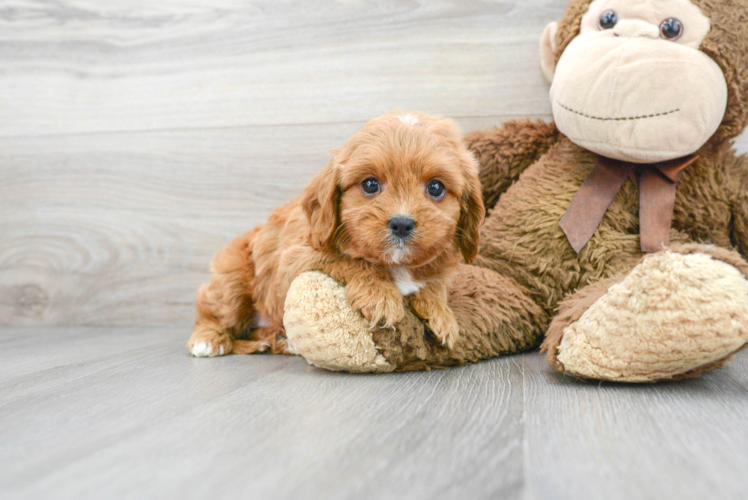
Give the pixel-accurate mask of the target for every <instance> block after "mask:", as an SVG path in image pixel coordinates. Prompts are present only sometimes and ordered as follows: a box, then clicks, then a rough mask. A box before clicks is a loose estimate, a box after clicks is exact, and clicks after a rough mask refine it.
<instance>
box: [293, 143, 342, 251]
mask: <svg viewBox="0 0 748 500" xmlns="http://www.w3.org/2000/svg"><path fill="white" fill-rule="evenodd" d="M335 156H336V155H335V154H334V153H333V156H332V158H330V161H329V162H328V163H327V166H326V167H325V168H323V169H322V170H321V171H320V173H318V174H317V175H316V176H315V177H314V179H312V180H311V182H309V184H308V185H307V187H306V188H304V191H303V194H302V200H301V206H302V208H303V209H304V214H305V215H306V217H307V219H308V220H309V226H310V228H311V235H310V239H309V243H310V245H311V246H312V248H314V249H315V250H317V251H324V250H331V249H332V247H333V236H334V235H335V230H336V229H337V227H338V205H339V203H340V187H339V185H338V168H337V165H336V161H335Z"/></svg>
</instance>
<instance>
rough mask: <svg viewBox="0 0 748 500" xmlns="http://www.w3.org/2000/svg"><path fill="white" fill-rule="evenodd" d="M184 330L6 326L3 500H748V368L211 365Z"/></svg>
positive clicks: (0, 393) (511, 360)
mask: <svg viewBox="0 0 748 500" xmlns="http://www.w3.org/2000/svg"><path fill="white" fill-rule="evenodd" d="M184 342H185V329H184V328H173V327H172V328H166V327H110V328H101V327H71V328H60V327H45V328H31V329H29V328H8V327H6V328H3V329H0V350H2V352H3V357H4V361H3V362H2V363H0V443H1V446H0V492H2V494H0V497H2V498H14V499H15V498H18V499H31V498H70V499H82V498H92V499H103V498H133V499H142V498H177V499H182V498H211V499H217V498H257V499H264V498H289V499H299V498H303V499H306V498H309V499H315V498H340V499H345V498H367V499H368V498H380V499H381V498H408V499H421V498H424V499H425V498H456V499H458V498H459V499H463V498H502V499H518V498H523V499H540V498H574V499H601V498H605V499H671V498H672V499H691V498H693V499H701V500H703V499H705V498H708V499H712V498H714V499H726V498H734V499H738V498H745V492H746V486H747V485H748V482H747V480H746V475H745V471H746V470H748V453H746V450H748V432H746V431H747V429H748V426H747V425H746V416H747V415H748V356H746V355H739V356H738V357H737V360H736V361H734V362H733V363H731V364H730V365H729V366H728V367H727V368H725V369H722V370H719V371H716V372H712V373H710V374H707V375H706V376H704V377H702V378H700V379H696V380H690V381H685V382H680V383H672V384H662V385H656V386H632V385H612V384H599V383H586V382H579V381H575V380H573V379H570V378H564V377H560V376H558V375H556V374H555V373H554V372H553V371H552V370H551V368H550V367H549V366H548V365H547V364H546V363H545V361H544V360H543V359H542V357H541V356H540V355H539V354H538V353H529V354H524V355H520V356H511V357H506V358H500V359H495V360H490V361H485V362H482V363H479V364H477V365H472V366H466V367H462V368H455V369H451V370H446V371H433V372H419V373H409V374H389V375H350V374H339V373H330V372H326V371H323V370H319V369H316V368H312V367H310V366H309V365H308V364H307V363H306V362H305V361H304V360H303V359H301V358H298V357H286V356H269V355H256V356H228V357H225V358H220V359H196V358H191V357H189V356H188V354H187V352H186V349H185V348H184Z"/></svg>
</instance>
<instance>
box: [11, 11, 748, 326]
mask: <svg viewBox="0 0 748 500" xmlns="http://www.w3.org/2000/svg"><path fill="white" fill-rule="evenodd" d="M565 4H566V1H565V0H526V1H523V2H518V1H482V0H460V1H457V0H451V1H447V0H439V1H425V0H412V1H402V0H378V1H364V0H347V1H345V2H340V1H335V2H326V1H319V0H314V1H312V0H287V1H283V2H279V1H276V0H253V1H250V2H245V1H239V0H212V1H207V0H199V1H198V0H193V1H189V2H185V1H182V0H148V1H146V0H135V1H127V2H125V1H121V0H120V1H108V2H100V1H98V0H62V1H57V2H48V1H34V0H14V1H13V2H11V3H6V4H0V42H2V43H0V68H2V69H1V70H0V234H2V238H0V324H5V325H38V324H46V325H142V324H175V323H179V324H188V323H190V322H191V321H192V317H193V294H194V290H195V289H196V288H197V286H198V285H199V284H200V283H202V282H203V281H205V280H206V279H207V276H208V262H209V260H210V257H211V256H212V254H213V253H214V252H215V251H217V250H218V249H219V248H221V247H222V246H223V245H225V244H226V243H227V242H228V241H229V240H230V239H231V238H232V237H234V236H235V235H237V234H239V233H241V232H243V231H246V230H248V229H250V228H252V227H253V226H254V225H256V224H258V223H261V222H263V221H264V219H265V217H266V216H267V215H268V214H269V213H270V212H271V211H272V209H273V208H274V207H276V206H278V205H279V204H281V203H283V202H284V201H286V200H288V199H290V198H292V197H293V196H294V195H296V194H297V193H298V191H299V190H300V189H301V188H302V187H303V186H304V185H305V184H306V182H307V181H308V179H310V178H311V177H312V176H313V175H314V173H316V172H317V171H318V170H319V169H320V168H321V167H322V166H323V165H324V163H325V161H326V153H325V152H326V151H327V150H329V149H331V148H334V147H338V146H340V145H342V144H343V142H344V141H345V140H346V139H347V138H348V137H349V136H350V135H351V134H353V133H354V132H355V131H356V130H357V129H358V128H359V127H360V126H361V125H363V123H365V122H366V121H367V120H368V119H370V118H372V117H374V116H377V115H379V114H381V113H382V112H383V111H385V110H387V109H392V108H396V107H402V108H406V109H418V110H421V111H425V112H429V113H438V114H443V115H447V116H451V117H454V118H456V119H457V120H458V122H459V123H460V125H461V126H462V128H463V130H465V131H469V130H472V129H475V128H484V127H488V126H491V125H496V124H499V123H501V122H502V121H504V120H506V119H509V118H512V117H522V116H530V117H540V118H545V119H549V118H550V106H549V103H548V98H547V89H548V87H547V84H546V83H545V82H544V81H543V78H542V76H541V74H540V71H539V69H538V62H537V61H538V37H539V34H540V33H541V31H542V29H543V27H544V26H545V24H546V23H547V22H549V21H550V20H553V19H556V18H558V17H559V16H560V15H561V13H562V11H563V9H564V7H565ZM738 147H739V148H742V149H743V150H748V141H747V140H746V139H745V138H741V140H740V141H739V142H738Z"/></svg>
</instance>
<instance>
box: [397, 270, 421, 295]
mask: <svg viewBox="0 0 748 500" xmlns="http://www.w3.org/2000/svg"><path fill="white" fill-rule="evenodd" d="M390 272H391V273H392V277H393V278H394V279H395V286H397V289H398V290H400V293H402V294H403V296H405V297H407V296H408V295H411V294H413V293H416V292H417V291H418V290H420V289H421V288H423V286H424V285H425V283H421V282H418V281H415V280H414V279H413V277H412V276H411V275H410V273H409V272H408V270H407V269H405V268H404V267H393V268H391V269H390Z"/></svg>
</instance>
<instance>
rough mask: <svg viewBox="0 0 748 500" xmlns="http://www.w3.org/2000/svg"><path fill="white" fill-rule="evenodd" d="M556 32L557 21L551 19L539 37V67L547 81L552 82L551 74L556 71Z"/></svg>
mask: <svg viewBox="0 0 748 500" xmlns="http://www.w3.org/2000/svg"><path fill="white" fill-rule="evenodd" d="M556 33H558V23H557V22H556V21H553V22H552V23H550V24H549V25H548V26H546V27H545V30H544V31H543V35H542V36H541V37H540V69H542V70H543V75H544V76H545V78H546V80H548V82H553V75H554V73H555V72H556Z"/></svg>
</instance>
